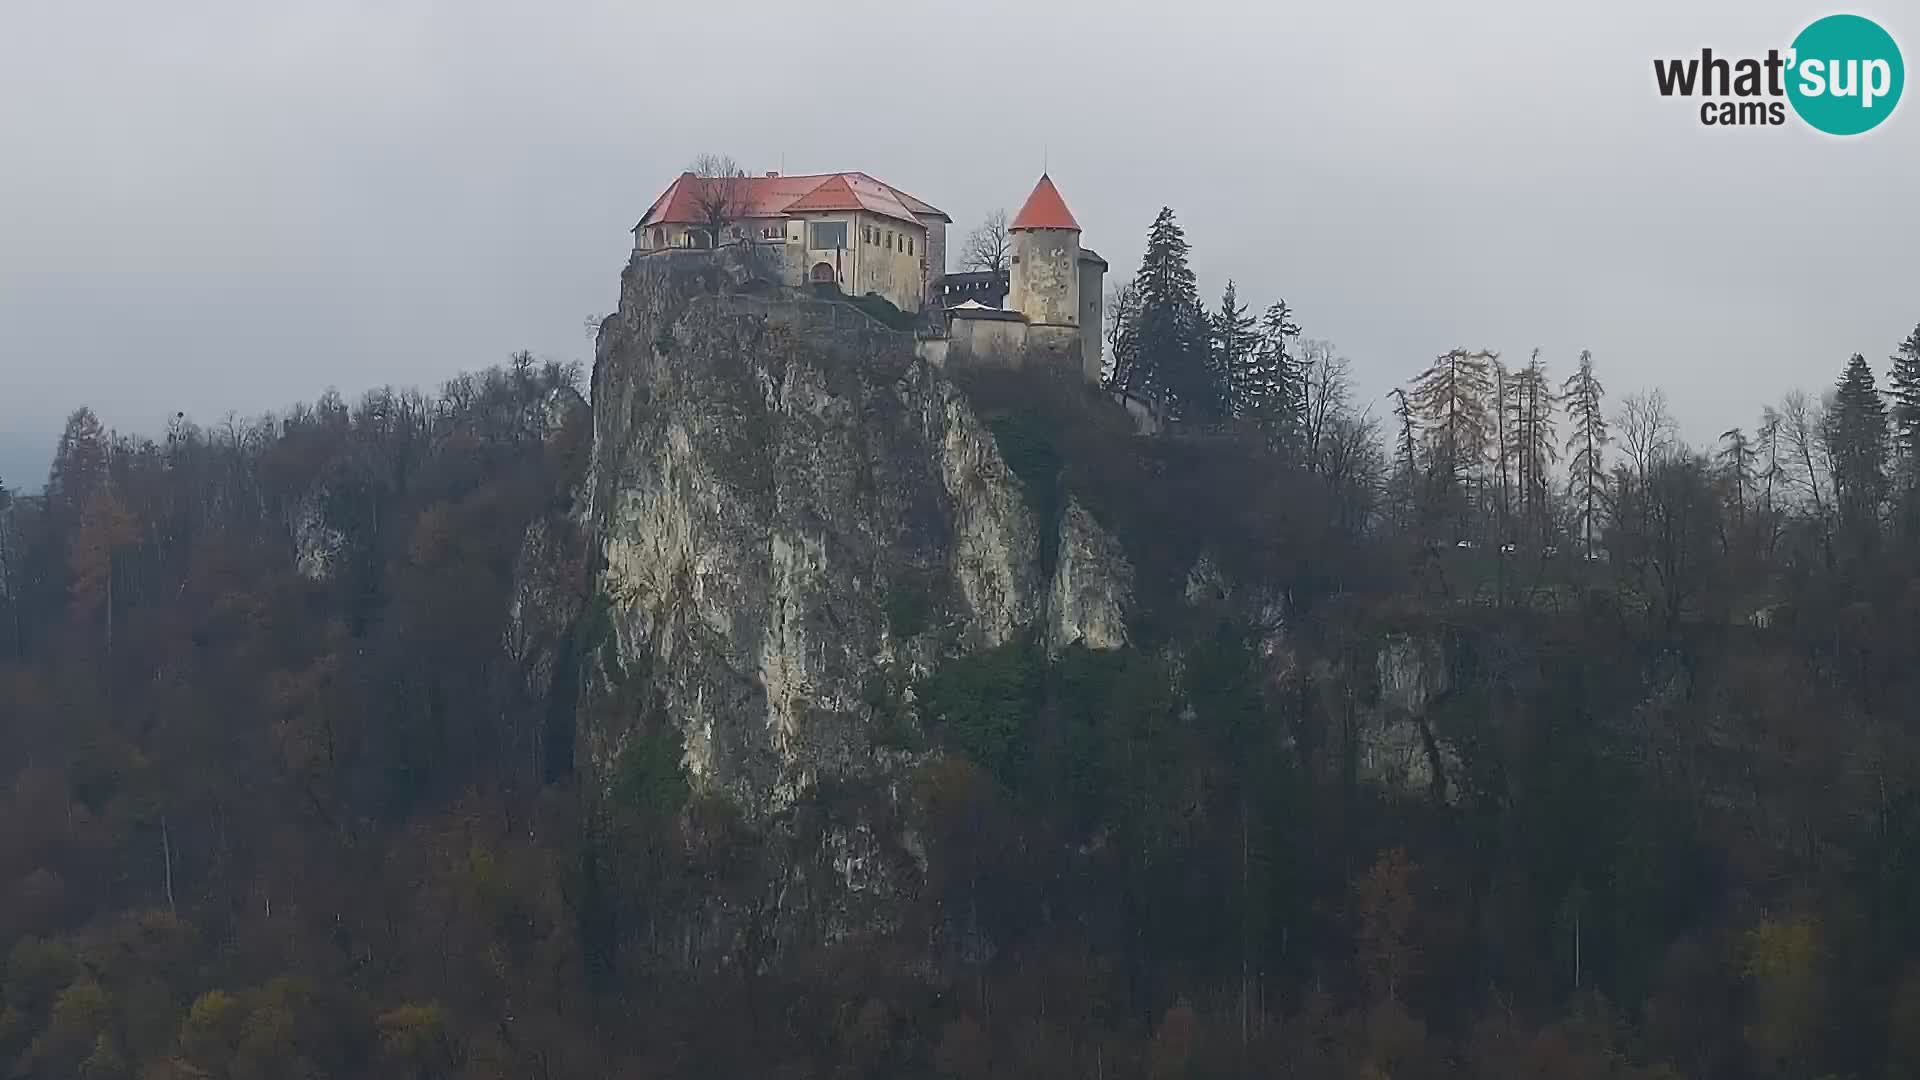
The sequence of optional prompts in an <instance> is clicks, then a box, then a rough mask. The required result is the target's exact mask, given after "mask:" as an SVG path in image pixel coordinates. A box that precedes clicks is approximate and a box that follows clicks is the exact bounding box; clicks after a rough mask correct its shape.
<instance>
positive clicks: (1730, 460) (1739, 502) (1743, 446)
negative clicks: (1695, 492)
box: [1713, 428, 1760, 531]
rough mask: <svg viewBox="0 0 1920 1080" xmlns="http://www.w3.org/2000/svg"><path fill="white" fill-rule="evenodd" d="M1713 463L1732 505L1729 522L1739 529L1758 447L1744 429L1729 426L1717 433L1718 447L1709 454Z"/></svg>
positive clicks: (1744, 517) (1754, 477)
mask: <svg viewBox="0 0 1920 1080" xmlns="http://www.w3.org/2000/svg"><path fill="white" fill-rule="evenodd" d="M1713 460H1714V464H1715V465H1716V466H1717V467H1718V469H1719V472H1720V480H1721V482H1722V483H1724V484H1725V485H1726V486H1727V502H1728V503H1729V504H1730V505H1731V506H1732V507H1733V526H1734V529H1735V531H1741V530H1744V529H1745V528H1746V524H1747V500H1748V497H1749V496H1750V495H1751V494H1752V492H1753V489H1754V485H1755V482H1756V480H1757V479H1758V476H1759V473H1758V472H1757V468H1756V465H1757V462H1758V461H1759V460H1760V451H1759V449H1758V448H1757V447H1755V446H1754V444H1753V441H1752V440H1751V439H1749V438H1747V433H1746V432H1745V431H1744V430H1742V429H1740V428H1733V429H1731V430H1729V431H1723V432H1721V433H1720V449H1719V450H1718V451H1716V452H1715V453H1714V455H1713Z"/></svg>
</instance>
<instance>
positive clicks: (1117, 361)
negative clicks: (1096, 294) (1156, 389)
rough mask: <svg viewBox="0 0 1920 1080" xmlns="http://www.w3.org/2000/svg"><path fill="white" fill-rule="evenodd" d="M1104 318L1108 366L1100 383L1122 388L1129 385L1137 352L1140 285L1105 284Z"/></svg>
mask: <svg viewBox="0 0 1920 1080" xmlns="http://www.w3.org/2000/svg"><path fill="white" fill-rule="evenodd" d="M1104 318H1105V320H1106V321H1105V323H1104V325H1105V327H1106V332H1107V362H1106V369H1105V370H1104V371H1102V372H1101V382H1102V383H1103V384H1105V385H1107V386H1110V387H1117V388H1125V387H1126V386H1128V385H1129V383H1128V382H1127V380H1128V379H1129V378H1130V377H1131V376H1132V374H1133V367H1134V361H1135V359H1136V358H1137V357H1138V354H1139V351H1140V350H1139V338H1138V334H1137V330H1138V321H1139V318H1140V283H1139V281H1138V280H1137V279H1134V278H1128V279H1126V280H1125V281H1110V282H1108V283H1107V296H1106V313H1105V315H1104Z"/></svg>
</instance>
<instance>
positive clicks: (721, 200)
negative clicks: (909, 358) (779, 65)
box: [633, 172, 953, 312]
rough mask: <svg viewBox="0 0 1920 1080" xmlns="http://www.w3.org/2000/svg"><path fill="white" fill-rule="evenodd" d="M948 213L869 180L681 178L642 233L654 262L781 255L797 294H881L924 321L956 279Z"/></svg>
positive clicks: (639, 249) (640, 250)
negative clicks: (762, 250)
mask: <svg viewBox="0 0 1920 1080" xmlns="http://www.w3.org/2000/svg"><path fill="white" fill-rule="evenodd" d="M952 220H953V219H952V218H949V217H948V216H947V215H946V214H945V213H944V212H942V211H941V210H940V209H939V208H937V207H935V206H933V205H931V204H929V203H927V202H925V201H923V200H920V199H917V198H914V197H913V196H912V195H909V194H907V193H906V192H904V191H901V190H900V189H899V188H896V187H894V186H892V185H891V184H886V183H883V182H881V181H879V180H876V179H874V178H873V177H871V176H868V175H867V174H866V173H863V172H837V173H816V174H808V175H803V176H784V175H781V174H780V173H767V174H765V175H764V176H696V175H694V174H693V173H691V172H686V173H681V174H680V176H679V177H677V178H675V180H674V181H673V182H672V183H671V184H668V185H667V189H666V190H665V191H663V192H661V193H660V197H659V198H657V199H655V200H654V201H653V205H652V206H649V207H648V208H647V212H646V213H645V214H644V215H642V216H641V218H640V223H639V224H638V225H635V226H634V228H633V249H634V252H635V253H636V254H647V253H649V252H653V251H661V250H667V249H672V248H689V247H696V248H697V247H716V246H719V245H722V244H734V243H746V244H758V245H763V246H764V247H766V248H769V249H773V250H775V251H777V252H778V255H779V262H780V264H781V265H782V266H784V267H785V270H786V276H787V277H788V278H789V279H790V280H789V281H788V284H790V285H794V286H799V285H802V284H807V283H815V284H832V285H835V286H838V287H839V288H840V290H841V291H842V292H845V293H848V294H850V295H853V296H863V295H866V294H868V293H875V294H878V295H880V296H883V297H885V298H886V299H887V300H888V301H889V302H891V303H892V304H893V305H894V306H895V307H897V308H899V309H900V310H902V311H909V312H917V311H919V310H920V309H921V307H922V306H923V305H924V304H925V302H926V298H927V295H928V293H929V286H930V285H931V284H932V283H933V282H934V281H936V280H938V279H939V277H940V275H941V274H942V273H944V272H945V270H946V257H947V255H946V246H947V225H948V224H950V223H951V222H952Z"/></svg>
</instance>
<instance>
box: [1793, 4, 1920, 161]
mask: <svg viewBox="0 0 1920 1080" xmlns="http://www.w3.org/2000/svg"><path fill="white" fill-rule="evenodd" d="M1788 65H1789V68H1788V76H1787V100H1789V101H1791V102H1793V111H1794V112H1797V113H1799V114H1800V119H1802V120H1805V121H1806V122H1807V123H1809V124H1812V125H1813V126H1814V127H1815V128H1816V129H1818V130H1820V131H1824V132H1826V133H1827V134H1829V135H1858V134H1860V133H1861V132H1863V131H1871V130H1872V129H1873V128H1875V127H1877V126H1879V124H1880V122H1881V121H1882V120H1885V119H1886V118H1887V117H1888V115H1890V114H1891V113H1892V112H1893V107H1894V106H1895V105H1898V104H1899V103H1900V90H1901V88H1902V87H1903V86H1904V85H1905V84H1906V81H1907V72H1906V67H1905V65H1903V64H1902V63H1901V62H1900V46H1898V45H1896V44H1894V41H1893V35H1892V34H1889V33H1887V32H1886V31H1885V30H1883V29H1881V28H1880V24H1879V23H1876V22H1874V21H1873V20H1872V19H1866V18H1862V17H1860V16H1858V15H1829V16H1827V17H1826V18H1824V19H1821V20H1819V21H1817V22H1815V23H1813V24H1812V25H1810V26H1808V27H1807V28H1806V29H1805V30H1802V31H1800V36H1799V37H1796V38H1794V39H1793V54H1792V58H1791V59H1790V60H1789V61H1788Z"/></svg>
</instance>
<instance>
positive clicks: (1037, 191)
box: [1007, 173, 1080, 232]
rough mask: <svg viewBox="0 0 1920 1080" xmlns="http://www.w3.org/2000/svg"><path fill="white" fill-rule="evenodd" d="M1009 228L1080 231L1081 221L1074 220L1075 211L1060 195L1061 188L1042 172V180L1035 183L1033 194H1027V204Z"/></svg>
mask: <svg viewBox="0 0 1920 1080" xmlns="http://www.w3.org/2000/svg"><path fill="white" fill-rule="evenodd" d="M1007 229H1008V231H1014V230H1018V229H1072V230H1073V231H1074V232H1079V231H1080V223H1079V222H1077V221H1075V220H1073V211H1071V210H1068V209H1067V201H1066V200H1065V199H1062V198H1061V197H1060V189H1059V188H1056V187H1054V186H1053V178H1052V177H1050V176H1048V175H1047V174H1046V173H1041V174H1040V182H1039V183H1037V184H1035V185H1033V194H1031V195H1029V196H1027V202H1026V205H1024V206H1022V207H1021V208H1020V212H1019V213H1018V214H1015V215H1014V216H1013V224H1011V225H1009V226H1007Z"/></svg>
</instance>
